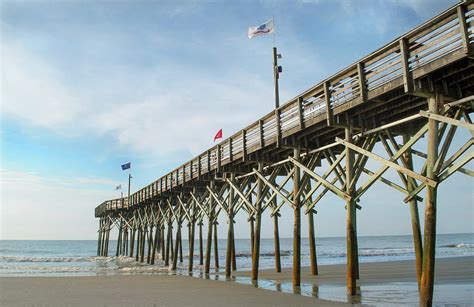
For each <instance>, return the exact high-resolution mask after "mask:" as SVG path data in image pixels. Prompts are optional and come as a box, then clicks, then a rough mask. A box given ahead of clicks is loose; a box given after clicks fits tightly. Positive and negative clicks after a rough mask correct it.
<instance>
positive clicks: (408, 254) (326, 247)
mask: <svg viewBox="0 0 474 307" xmlns="http://www.w3.org/2000/svg"><path fill="white" fill-rule="evenodd" d="M183 236H185V234H184V233H183ZM196 242H198V241H196ZM292 244H293V240H292V239H285V238H282V239H281V240H280V251H281V263H282V267H291V265H292ZM218 245H219V264H220V267H221V268H223V267H224V266H225V255H226V240H225V239H221V240H219V241H218ZM316 245H317V247H316V248H317V257H318V264H321V265H324V264H339V263H345V260H346V258H345V246H346V241H345V238H343V237H331V238H316ZM115 247H116V241H114V240H111V241H110V243H109V255H111V256H109V257H97V256H96V253H97V241H95V240H77V241H75V240H39V241H27V240H1V241H0V276H3V277H5V276H94V275H117V274H157V273H160V272H164V271H168V268H164V267H163V263H162V262H161V261H160V260H158V261H156V264H155V265H153V266H151V265H148V264H146V263H145V264H144V263H137V262H136V261H135V259H134V258H129V257H123V256H122V257H115V256H114V255H115ZM205 247H206V245H205V242H204V250H205ZM195 248H196V250H195V260H194V263H195V270H199V269H200V266H199V263H198V257H199V256H198V255H199V254H198V253H199V250H198V248H199V246H198V244H195ZM260 249H261V254H260V268H262V269H264V268H273V267H274V253H273V239H262V240H261V248H260ZM204 252H205V251H204ZM213 253H214V250H213ZM187 254H188V245H187V241H183V257H184V262H183V263H182V264H180V265H178V270H187ZM473 255H474V234H473V233H469V234H440V235H438V237H437V242H436V256H437V257H440V258H441V257H459V256H473ZM236 256H237V267H238V270H250V268H251V257H250V240H248V239H237V240H236ZM301 257H302V259H301V265H302V266H308V265H309V264H310V263H309V245H308V239H305V238H303V239H302V253H301ZM159 258H160V257H159V256H158V259H159ZM410 259H415V256H414V252H413V241H412V237H411V236H409V235H406V236H405V235H404V236H370V237H359V260H360V262H380V261H391V260H410ZM213 265H214V254H213V255H212V258H211V266H213Z"/></svg>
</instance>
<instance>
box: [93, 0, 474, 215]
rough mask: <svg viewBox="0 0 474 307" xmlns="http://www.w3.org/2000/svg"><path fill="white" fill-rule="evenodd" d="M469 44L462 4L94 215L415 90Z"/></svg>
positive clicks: (472, 36)
mask: <svg viewBox="0 0 474 307" xmlns="http://www.w3.org/2000/svg"><path fill="white" fill-rule="evenodd" d="M473 43H474V4H473V3H469V4H466V3H460V4H458V5H455V6H453V7H451V8H450V9H448V10H446V11H445V12H443V13H441V14H440V15H438V16H436V17H434V18H432V19H431V20H429V21H427V22H425V23H424V24H423V25H421V26H419V27H417V28H415V29H413V30H412V31H410V32H408V33H406V34H405V35H403V36H401V37H399V38H397V39H395V40H393V41H392V42H390V43H389V44H387V45H385V46H384V47H382V48H380V49H379V50H377V51H375V52H373V53H371V54H370V55H368V56H366V57H364V58H362V59H360V60H359V61H357V62H355V63H353V64H352V65H350V66H348V67H347V68H345V69H343V70H342V71H340V72H338V73H336V74H335V75H333V76H331V77H329V78H328V79H326V80H324V81H322V82H320V83H318V84H316V85H315V86H313V87H312V88H310V89H309V90H307V91H305V92H304V93H301V94H300V95H298V96H296V97H295V98H293V99H291V100H290V101H288V102H287V103H286V104H284V105H283V106H281V107H280V108H278V109H275V110H274V111H272V112H271V113H269V114H267V115H266V116H264V117H263V118H261V119H259V120H258V121H256V122H254V123H253V124H251V125H249V126H247V127H246V128H244V129H242V130H240V131H239V132H237V133H235V134H233V135H232V136H231V137H229V138H227V139H226V140H224V141H222V142H221V143H220V144H218V145H216V146H214V147H212V148H210V149H209V150H207V151H205V152H203V153H202V154H200V155H199V156H197V157H195V158H194V159H192V160H190V161H188V162H187V163H185V164H183V165H181V166H180V167H178V168H176V169H174V170H173V171H171V172H169V173H168V174H166V175H164V176H162V177H161V178H159V179H158V180H156V181H154V182H152V183H151V184H149V185H147V186H146V187H144V188H142V189H140V190H138V191H137V192H135V193H133V194H132V195H131V197H130V201H129V200H128V199H127V198H123V199H120V198H119V199H112V200H108V201H105V202H103V203H102V204H100V205H99V206H98V207H97V208H96V209H95V215H96V216H101V215H103V214H104V213H105V212H107V211H109V210H117V209H122V208H130V207H133V206H137V205H138V204H140V203H142V202H144V201H145V200H148V199H151V198H153V197H156V196H158V195H160V194H161V193H163V192H166V191H170V190H171V189H173V188H175V187H177V186H180V185H183V184H184V183H186V182H189V181H193V180H196V179H198V178H199V177H200V176H202V175H205V174H207V173H209V172H212V171H215V170H219V169H220V168H221V167H222V166H225V165H227V164H230V163H232V162H233V161H234V160H237V159H240V158H245V156H246V155H248V154H250V153H253V152H256V151H258V150H261V149H262V148H264V147H266V146H269V145H272V144H275V143H278V142H280V140H281V139H282V138H284V137H287V136H289V135H292V134H294V133H297V132H299V131H301V130H304V129H306V128H308V127H310V126H312V125H314V124H316V123H320V122H322V121H328V124H330V123H331V121H332V118H333V117H334V115H337V114H339V113H341V112H344V111H346V110H348V109H350V108H353V107H354V106H357V105H359V104H362V103H370V101H371V99H373V98H375V97H378V96H380V95H382V94H384V93H386V92H388V91H391V90H393V89H394V88H398V87H401V86H403V87H404V89H405V91H406V92H410V91H413V84H414V82H413V80H415V79H418V78H421V77H423V76H425V75H427V74H429V73H430V72H432V71H434V70H436V69H439V68H441V67H444V66H446V65H448V64H450V63H452V62H455V61H457V60H459V59H461V58H464V57H466V56H468V55H469V54H472V46H471V45H472V44H473Z"/></svg>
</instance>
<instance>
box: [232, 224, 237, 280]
mask: <svg viewBox="0 0 474 307" xmlns="http://www.w3.org/2000/svg"><path fill="white" fill-rule="evenodd" d="M233 229H234V225H232V271H234V272H235V271H237V259H236V255H235V234H234V230H233Z"/></svg>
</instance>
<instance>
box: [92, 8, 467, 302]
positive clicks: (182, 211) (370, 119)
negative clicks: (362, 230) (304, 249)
mask: <svg viewBox="0 0 474 307" xmlns="http://www.w3.org/2000/svg"><path fill="white" fill-rule="evenodd" d="M473 45H474V2H473V1H463V2H460V3H459V4H457V5H455V6H453V7H451V8H449V9H447V10H446V11H444V12H442V13H441V14H440V15H438V16H436V17H434V18H433V19H431V20H429V21H427V22H425V23H424V24H422V25H421V26H419V27H417V28H415V29H413V30H411V31H410V32H408V33H406V34H405V35H403V36H401V37H399V38H397V39H395V40H393V41H392V42H390V43H389V44H387V45H385V46H383V47H382V48H380V49H379V50H377V51H375V52H373V53H371V54H370V55H368V56H366V57H364V58H362V59H360V60H359V61H357V62H355V63H354V64H352V65H350V66H348V67H347V68H345V69H344V70H342V71H340V72H338V73H337V74H335V75H333V76H331V77H329V78H327V79H326V80H324V81H322V82H320V83H318V84H316V85H315V86H313V87H312V88H310V89H308V90H307V91H305V92H304V93H301V94H299V95H298V96H296V97H295V98H294V99H292V100H290V101H288V102H287V103H286V104H284V105H282V106H281V107H279V108H277V109H275V110H273V111H272V112H270V113H269V114H267V115H266V116H264V117H263V118H261V119H259V120H258V121H256V122H255V123H253V124H251V125H249V126H247V127H246V128H244V129H242V130H241V131H239V132H238V133H235V134H234V135H232V136H231V137H229V138H227V139H226V140H224V141H222V142H221V143H220V144H218V145H216V146H214V147H212V148H210V149H209V150H207V151H205V152H204V153H202V154H200V155H199V156H197V157H195V158H194V159H192V160H191V161H188V162H186V163H184V164H183V165H181V166H180V167H178V168H176V169H175V170H173V171H171V172H169V173H168V174H166V175H164V176H162V177H161V178H159V179H158V180H156V181H154V182H152V183H151V184H149V185H148V186H146V187H144V188H142V189H140V190H138V191H137V192H135V193H133V194H132V195H131V196H130V197H129V198H128V197H125V198H121V199H120V198H119V199H113V200H108V201H105V202H103V203H102V204H100V205H99V206H98V207H97V208H96V209H95V216H96V217H97V218H99V219H100V220H99V231H98V246H97V254H98V255H100V256H108V250H109V247H108V244H109V234H110V230H111V229H112V227H117V229H118V230H119V236H118V242H117V248H116V255H128V256H131V257H135V258H136V260H137V261H141V262H144V261H146V262H148V263H151V264H154V263H155V255H156V254H157V253H160V254H161V256H162V257H163V259H164V262H165V265H167V266H168V265H170V266H171V268H172V269H176V268H177V263H178V261H180V262H182V261H183V250H182V242H181V241H182V232H183V226H187V230H188V233H187V236H188V237H187V238H188V239H189V251H187V252H188V253H189V257H188V261H189V265H188V268H189V270H190V271H192V269H193V265H194V264H193V259H194V244H195V243H194V242H195V239H196V238H195V237H197V239H198V240H199V263H196V264H199V265H203V266H204V272H205V274H209V273H210V271H211V261H212V258H213V256H214V267H215V268H217V267H219V265H224V266H225V274H226V276H230V275H231V273H232V271H235V270H236V250H235V242H234V223H235V216H236V215H241V214H244V215H245V216H246V217H247V218H248V223H249V227H250V229H251V238H250V239H251V242H252V275H251V276H252V280H254V281H257V280H258V271H259V252H260V231H261V222H262V218H263V215H262V213H263V212H264V211H269V212H270V215H271V217H272V219H273V225H274V240H275V270H276V271H277V272H279V271H281V264H280V253H279V230H278V225H279V223H280V221H279V220H280V219H283V220H285V221H286V222H290V221H292V222H293V224H294V232H293V233H294V237H293V240H294V243H293V286H295V287H298V286H299V285H300V279H301V277H300V251H301V237H302V234H301V219H302V218H307V219H308V225H309V234H308V237H309V244H310V255H311V272H312V274H314V275H317V274H318V267H317V253H316V240H315V236H314V231H315V223H314V218H315V217H314V214H315V213H316V211H315V209H316V208H317V206H319V205H321V204H322V203H323V198H324V195H326V194H327V193H328V192H329V193H333V194H335V195H336V196H337V197H339V198H340V202H341V206H345V208H346V232H347V277H346V278H347V292H348V294H349V295H354V294H356V284H357V279H358V278H359V261H358V244H357V211H358V210H359V209H361V207H363V201H362V200H363V199H362V196H363V195H364V194H365V193H366V192H367V191H368V190H369V189H370V188H371V187H372V186H373V184H374V183H375V182H377V181H380V182H382V183H384V184H386V185H388V186H390V187H392V188H393V189H395V190H397V191H399V192H401V193H403V194H405V196H406V197H405V199H404V201H405V203H407V204H408V206H406V207H404V206H401V207H400V210H409V211H410V214H411V223H412V232H413V243H414V250H415V255H416V270H415V269H414V272H416V275H417V279H418V283H419V289H420V305H422V306H429V305H431V304H432V298H433V285H434V262H435V240H436V212H437V188H438V187H439V185H440V184H442V183H443V182H444V181H446V180H447V179H448V178H449V177H450V176H451V175H452V174H453V173H455V172H460V173H463V174H465V175H467V176H473V175H474V172H473V171H471V170H468V169H466V168H465V166H466V164H467V163H468V162H470V161H471V160H472V159H473V157H474V152H473V151H472V149H471V146H472V145H473V142H474V125H473V124H472V121H471V118H470V114H471V113H472V111H473V109H474V108H473V107H474V96H473V95H474V46H473ZM308 60H310V59H308ZM461 129H463V130H466V131H468V132H469V133H470V136H471V137H470V139H468V140H467V141H466V142H465V143H464V144H461V146H459V144H454V143H453V142H452V140H453V137H454V136H455V134H456V132H458V131H459V130H461ZM422 138H425V139H426V141H423V142H422V141H420V140H421V139H422ZM376 144H381V145H382V147H383V148H384V150H385V153H384V154H381V153H379V152H377V154H376V153H374V152H372V150H373V148H374V146H375V145H376ZM455 145H456V146H455ZM379 146H380V145H379ZM416 146H418V147H420V146H421V147H422V148H424V150H420V149H418V148H417V149H415V148H414V147H416ZM453 146H455V148H452V147H453ZM414 155H415V156H417V159H420V158H421V159H423V160H424V163H421V164H422V165H421V166H420V165H417V164H420V163H413V159H412V157H413V156H414ZM369 161H375V162H377V163H378V164H380V167H379V168H378V169H373V170H370V169H368V166H367V165H368V164H367V163H368V162H369ZM370 165H371V164H370ZM417 166H420V167H417ZM388 170H393V171H395V172H396V173H398V175H399V178H400V182H399V183H396V182H394V181H391V180H389V179H388V178H387V177H384V173H385V172H387V171H388ZM422 201H424V203H425V206H424V230H422V229H421V227H420V221H419V220H420V217H419V213H418V212H419V208H418V203H420V202H422ZM283 206H289V207H291V208H292V209H293V212H294V216H293V219H292V217H291V216H280V213H279V212H280V209H281V208H282V207H283ZM220 215H224V216H225V217H226V218H227V220H228V225H227V227H228V234H227V252H226V261H225V263H223V264H222V263H218V255H217V250H218V248H217V231H216V230H217V219H218V217H219V216H220ZM203 227H207V240H206V245H205V246H203V244H204V242H203ZM422 231H423V234H422ZM422 237H423V238H424V240H423V242H422ZM212 242H214V247H213V245H212ZM213 249H214V255H212V253H213Z"/></svg>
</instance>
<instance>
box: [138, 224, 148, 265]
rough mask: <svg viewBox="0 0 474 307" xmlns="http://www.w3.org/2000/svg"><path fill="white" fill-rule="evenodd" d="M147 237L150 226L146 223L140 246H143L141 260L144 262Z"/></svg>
mask: <svg viewBox="0 0 474 307" xmlns="http://www.w3.org/2000/svg"><path fill="white" fill-rule="evenodd" d="M147 239H148V228H147V226H146V225H145V226H144V227H143V233H142V240H141V243H140V248H141V251H140V262H143V261H144V260H145V245H146V242H147Z"/></svg>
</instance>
